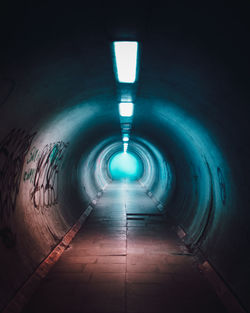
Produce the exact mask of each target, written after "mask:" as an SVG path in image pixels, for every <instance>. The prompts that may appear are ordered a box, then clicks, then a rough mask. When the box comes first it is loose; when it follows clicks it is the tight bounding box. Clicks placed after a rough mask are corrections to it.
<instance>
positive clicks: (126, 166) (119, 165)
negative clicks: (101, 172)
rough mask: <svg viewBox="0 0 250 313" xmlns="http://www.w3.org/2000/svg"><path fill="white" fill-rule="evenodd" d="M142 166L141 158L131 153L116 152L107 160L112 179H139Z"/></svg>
mask: <svg viewBox="0 0 250 313" xmlns="http://www.w3.org/2000/svg"><path fill="white" fill-rule="evenodd" d="M142 171H143V167H142V162H141V160H140V159H139V158H138V157H137V156H136V155H134V154H132V153H117V154H115V155H114V156H113V157H112V158H111V159H110V162H109V172H110V175H111V177H112V179H114V180H122V179H130V180H136V179H139V178H140V177H141V175H142Z"/></svg>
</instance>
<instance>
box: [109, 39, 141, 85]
mask: <svg viewBox="0 0 250 313" xmlns="http://www.w3.org/2000/svg"><path fill="white" fill-rule="evenodd" d="M137 51H138V42H137V41H116V42H114V52H115V63H116V72H117V79H118V81H119V82H120V83H134V82H135V81H136V68H137Z"/></svg>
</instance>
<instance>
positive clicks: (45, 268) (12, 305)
mask: <svg viewBox="0 0 250 313" xmlns="http://www.w3.org/2000/svg"><path fill="white" fill-rule="evenodd" d="M92 210H93V208H92V207H91V206H90V205H89V206H88V207H87V209H86V210H85V211H84V212H83V214H82V215H81V216H80V218H79V219H78V221H77V222H76V223H75V224H74V225H73V226H72V227H71V229H70V230H69V231H68V232H67V233H66V234H65V235H64V237H63V239H62V240H61V241H60V242H59V244H58V245H57V246H56V247H55V248H54V249H53V250H52V251H51V253H50V254H49V255H48V256H47V258H46V259H45V260H43V261H42V263H41V264H40V265H39V266H38V268H37V269H36V270H35V272H34V273H33V274H32V275H31V276H30V277H29V278H28V280H27V281H26V282H25V283H24V285H23V286H22V287H21V288H20V289H19V290H18V291H17V293H16V295H15V296H14V297H13V298H12V300H11V301H10V302H9V303H8V305H7V306H6V307H5V309H4V310H3V311H2V313H20V312H21V311H22V309H23V307H24V305H25V304H27V303H28V301H29V299H30V297H31V296H32V294H33V293H34V292H35V291H36V289H37V288H38V286H39V285H40V282H41V280H42V279H43V278H44V277H45V276H46V275H47V274H48V272H49V271H50V269H51V268H52V266H53V265H54V264H55V263H56V262H57V261H58V259H59V258H60V256H61V255H62V253H63V252H64V250H65V249H66V248H67V247H68V245H69V244H70V242H71V241H72V239H73V238H74V237H75V235H76V234H77V233H78V231H79V230H80V228H81V227H82V225H83V223H84V222H85V220H86V219H87V217H88V216H89V215H90V213H91V211H92Z"/></svg>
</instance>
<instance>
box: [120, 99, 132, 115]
mask: <svg viewBox="0 0 250 313" xmlns="http://www.w3.org/2000/svg"><path fill="white" fill-rule="evenodd" d="M133 111H134V104H133V103H132V102H121V103H120V104H119V113H120V115H121V116H132V115H133Z"/></svg>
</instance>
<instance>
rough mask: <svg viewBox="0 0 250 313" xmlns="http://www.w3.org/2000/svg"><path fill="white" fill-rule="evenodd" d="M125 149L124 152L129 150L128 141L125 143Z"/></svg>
mask: <svg viewBox="0 0 250 313" xmlns="http://www.w3.org/2000/svg"><path fill="white" fill-rule="evenodd" d="M123 149H124V150H123V151H124V153H126V152H127V150H128V143H124V144H123Z"/></svg>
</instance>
